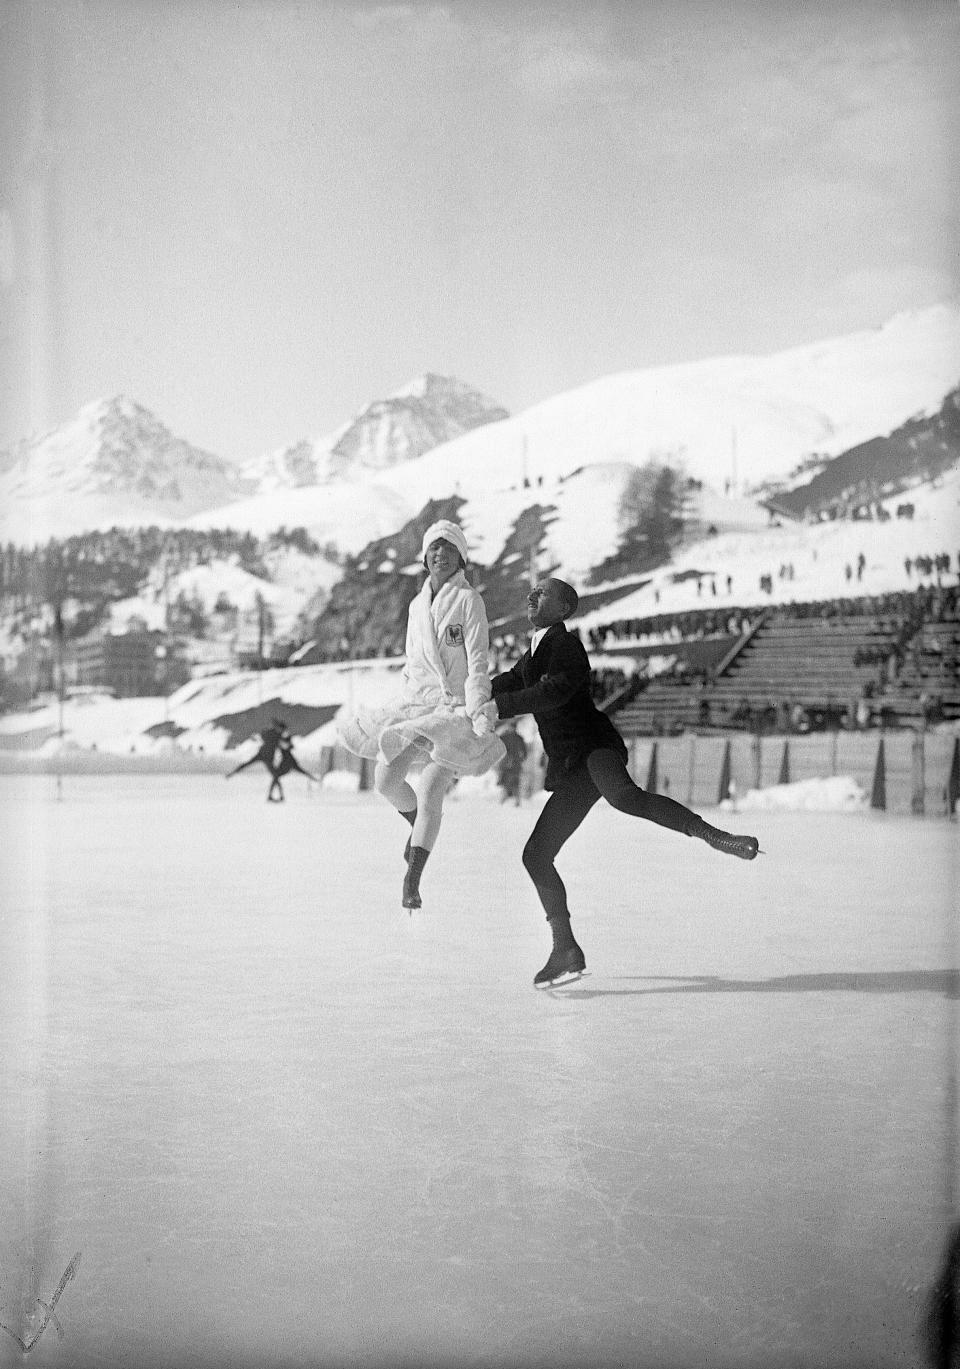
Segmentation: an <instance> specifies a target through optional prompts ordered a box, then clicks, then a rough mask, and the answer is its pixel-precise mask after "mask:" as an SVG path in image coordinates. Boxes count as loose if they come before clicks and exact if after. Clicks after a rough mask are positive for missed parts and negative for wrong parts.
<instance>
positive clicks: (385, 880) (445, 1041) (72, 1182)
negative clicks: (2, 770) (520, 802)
mask: <svg viewBox="0 0 960 1369" xmlns="http://www.w3.org/2000/svg"><path fill="white" fill-rule="evenodd" d="M297 779H299V777H294V780H293V781H288V782H286V783H287V793H288V801H287V803H285V804H283V805H279V804H278V805H268V804H266V803H265V802H264V795H265V792H266V779H265V777H264V776H263V774H262V773H260V772H258V773H257V774H255V775H254V774H251V775H244V776H241V777H239V778H238V779H237V780H235V781H232V782H231V783H230V784H226V783H225V782H224V781H223V779H222V778H220V777H218V776H206V777H204V776H192V777H191V776H186V777H184V776H179V777H163V776H159V777H143V776H141V777H136V776H120V777H118V776H110V777H96V776H91V777H68V778H67V779H65V780H64V782H63V796H62V800H60V801H57V797H56V788H55V781H54V780H53V779H52V778H50V777H42V776H38V777H32V778H29V777H19V778H18V777H12V776H5V777H3V778H2V779H0V842H2V851H3V856H2V875H0V880H2V887H0V895H2V923H0V927H2V941H0V966H2V968H0V993H2V1018H0V1024H2V1030H3V1034H4V1039H3V1050H2V1076H0V1087H2V1095H3V1103H2V1107H0V1128H2V1132H0V1140H2V1155H3V1168H2V1178H0V1304H2V1311H0V1321H2V1322H4V1323H5V1324H6V1325H8V1326H13V1327H14V1328H18V1329H19V1330H20V1333H21V1334H22V1335H23V1336H24V1337H28V1333H29V1329H30V1327H31V1326H33V1327H36V1326H37V1325H38V1324H39V1323H38V1322H37V1320H36V1311H37V1307H36V1299H37V1298H41V1299H44V1300H46V1301H49V1299H50V1297H51V1296H52V1294H53V1292H54V1290H55V1289H56V1286H57V1283H58V1280H59V1279H60V1277H61V1275H62V1274H63V1272H64V1270H65V1269H66V1267H67V1265H68V1262H69V1261H70V1259H71V1257H72V1256H73V1255H74V1254H75V1253H76V1252H79V1253H80V1257H81V1258H80V1264H79V1267H78V1268H77V1272H76V1277H75V1278H74V1279H73V1280H72V1281H71V1282H69V1283H67V1285H66V1286H65V1288H64V1290H63V1292H62V1295H61V1297H60V1299H59V1301H58V1303H57V1305H56V1308H55V1314H56V1323H53V1322H51V1324H50V1325H48V1326H47V1329H46V1331H45V1332H44V1334H43V1336H42V1337H41V1338H40V1340H39V1341H38V1342H37V1344H36V1346H35V1348H34V1349H33V1350H32V1351H31V1353H30V1355H29V1363H30V1365H31V1366H48V1365H57V1366H70V1369H74V1366H77V1369H79V1367H80V1366H83V1369H112V1367H113V1366H124V1369H126V1366H130V1367H131V1369H134V1367H135V1366H136V1367H139V1366H144V1369H153V1366H160V1365H163V1366H167V1367H168V1369H188V1367H189V1366H198V1369H199V1367H200V1366H207V1365H236V1366H247V1365H249V1366H251V1369H253V1366H258V1367H260V1369H273V1366H281V1365H283V1366H294V1365H303V1366H324V1367H326V1366H338V1367H339V1366H343V1369H350V1367H351V1366H371V1367H373V1366H376V1367H378V1369H379V1367H380V1366H383V1367H384V1369H396V1367H397V1366H400V1365H405V1366H410V1369H415V1366H447V1365H449V1366H458V1367H459V1366H464V1369H466V1367H467V1366H484V1369H486V1367H487V1366H491V1367H492V1366H498V1367H500V1369H521V1367H522V1366H542V1367H543V1369H547V1366H550V1369H573V1367H574V1366H578V1369H606V1366H613V1365H621V1366H638V1369H642V1367H644V1366H651V1367H656V1369H660V1367H661V1366H662V1369H673V1367H674V1366H676V1367H677V1369H679V1367H680V1366H683V1367H684V1369H685V1367H686V1366H698V1367H699V1369H714V1366H723V1367H724V1369H739V1366H754V1367H755V1369H807V1367H808V1366H809V1369H832V1367H835V1369H860V1367H861V1366H862V1369H885V1366H913V1365H918V1366H919V1365H922V1364H924V1363H925V1362H926V1361H925V1356H924V1350H923V1344H922V1339H921V1335H920V1327H921V1320H922V1313H923V1306H924V1299H925V1296H926V1294H927V1291H928V1289H929V1287H930V1285H931V1283H932V1282H933V1280H934V1279H935V1277H936V1275H937V1272H938V1266H939V1263H940V1260H941V1256H942V1253H943V1248H944V1242H945V1238H946V1234H947V1231H948V1227H949V1224H950V1222H951V1220H952V1219H953V1217H954V1216H955V1215H956V1203H957V1189H956V1180H955V1167H956V1163H957V1154H958V1152H957V1136H956V1062H957V1056H958V1007H960V985H958V981H960V976H958V970H957V967H958V964H960V959H958V939H957V930H956V908H955V902H954V895H953V892H952V891H953V889H954V888H955V886H956V874H957V871H956V843H957V828H956V825H954V824H951V823H949V822H947V821H946V820H944V819H927V820H923V821H921V820H917V819H911V818H900V817H888V816H885V815H882V814H875V813H869V814H830V813H803V814H789V813H759V814H750V815H749V816H744V817H743V818H742V819H740V820H739V821H738V820H736V819H731V820H730V821H729V823H727V822H726V820H724V825H729V826H731V827H733V828H734V829H737V830H755V831H756V832H757V834H758V835H759V836H760V838H761V845H762V846H763V848H764V849H765V851H766V855H765V856H762V857H761V858H759V859H758V860H757V861H756V862H755V863H753V864H752V865H745V864H743V863H741V862H738V861H735V860H731V859H725V858H724V857H722V856H719V855H717V854H716V853H714V852H712V851H710V850H709V849H708V848H707V847H706V846H704V845H702V844H700V843H696V842H693V841H687V840H685V839H684V838H681V837H677V836H675V835H673V834H672V833H669V832H665V831H662V830H660V829H658V828H655V827H653V826H651V825H649V824H645V823H640V822H637V821H631V820H630V819H627V818H625V817H622V816H621V815H619V814H617V813H615V812H613V811H612V810H610V809H607V808H605V807H604V806H602V805H601V806H600V807H598V809H596V810H595V811H594V812H593V813H592V814H591V816H590V817H589V818H588V820H587V822H586V823H585V824H584V826H583V827H582V828H581V830H580V832H579V833H577V835H576V836H575V837H574V838H573V840H572V841H571V842H570V843H569V845H568V847H567V848H566V849H565V851H564V853H563V854H562V856H561V858H560V862H559V866H560V869H561V873H562V874H563V875H564V878H565V880H566V882H567V885H568V889H569V892H570V904H571V908H572V910H573V914H574V919H575V922H574V925H575V929H576V931H577V934H578V938H579V939H580V941H581V943H582V945H583V947H584V950H585V952H586V955H587V963H588V966H589V969H590V971H591V973H590V976H589V977H588V978H585V979H583V980H582V981H580V982H579V983H578V984H577V985H574V986H571V987H568V988H565V989H561V990H557V991H554V992H548V993H540V992H535V991H534V990H533V988H532V986H531V980H532V976H533V974H534V972H535V971H536V970H537V969H539V967H540V966H541V965H542V963H543V961H544V960H545V958H546V954H547V951H548V949H549V935H548V929H547V927H546V924H545V922H544V921H543V915H542V913H541V912H540V910H539V907H538V905H537V903H536V901H535V898H534V895H533V891H532V887H531V886H530V885H529V883H528V881H527V878H526V875H525V874H524V871H523V869H522V866H521V864H520V851H521V848H522V846H523V842H524V840H525V838H526V836H527V834H528V832H529V830H530V828H531V826H532V824H533V821H534V819H535V816H536V811H538V810H537V809H535V808H534V807H532V806H527V807H524V808H522V809H520V810H517V809H515V808H506V807H499V806H498V805H496V804H495V803H491V802H489V801H486V800H482V799H472V800H467V799H464V800H461V801H459V802H450V803H449V804H448V809H447V817H446V819H445V825H444V829H443V831H442V833H441V838H440V843H439V845H438V848H437V850H436V853H435V854H434V856H433V858H432V860H431V862H430V864H429V865H428V866H427V870H426V873H425V875H424V879H423V884H422V890H423V896H424V907H423V910H422V911H421V912H418V913H415V914H413V915H412V916H410V915H408V914H407V913H406V912H405V911H403V910H402V909H401V907H400V883H401V875H402V868H403V866H402V858H401V852H402V847H403V843H404V840H405V837H406V834H407V830H408V829H407V828H406V827H405V825H404V824H403V823H402V822H401V821H400V819H399V818H398V817H397V815H396V814H395V813H394V812H393V811H392V810H391V809H389V808H388V807H387V805H386V804H385V803H384V802H383V801H382V800H380V799H378V798H377V797H376V796H374V795H367V794H360V795H353V794H348V793H322V794H321V793H320V792H319V791H314V793H313V794H312V796H311V795H309V794H308V790H307V787H306V784H305V782H301V783H296V782H295V781H296V780H297ZM703 811H705V812H707V815H708V816H709V815H710V814H709V812H708V810H703ZM31 1313H33V1314H34V1318H33V1320H31ZM57 1324H59V1330H58V1325H57ZM61 1332H62V1334H61ZM21 1362H26V1361H25V1357H24V1355H23V1353H22V1352H21V1350H20V1349H19V1348H18V1347H17V1345H16V1344H15V1343H14V1341H13V1340H12V1339H11V1338H10V1337H9V1336H7V1335H5V1334H2V1333H0V1364H6V1363H10V1364H19V1363H21Z"/></svg>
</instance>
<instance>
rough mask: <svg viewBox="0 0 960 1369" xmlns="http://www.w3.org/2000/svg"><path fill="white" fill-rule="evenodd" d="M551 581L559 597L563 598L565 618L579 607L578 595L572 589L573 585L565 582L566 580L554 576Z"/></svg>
mask: <svg viewBox="0 0 960 1369" xmlns="http://www.w3.org/2000/svg"><path fill="white" fill-rule="evenodd" d="M553 583H554V584H555V585H556V587H557V589H558V590H559V591H560V598H561V599H562V600H563V606H564V610H565V612H564V615H563V616H564V618H565V619H566V618H569V617H570V615H571V614H573V613H576V611H577V609H578V608H579V607H580V595H579V594H578V593H577V591H576V590H575V589H574V587H573V585H568V584H567V582H566V580H558V579H556V577H554V581H553Z"/></svg>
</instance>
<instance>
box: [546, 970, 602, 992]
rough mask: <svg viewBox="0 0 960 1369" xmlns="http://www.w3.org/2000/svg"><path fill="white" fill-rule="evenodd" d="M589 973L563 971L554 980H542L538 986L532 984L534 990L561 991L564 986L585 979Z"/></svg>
mask: <svg viewBox="0 0 960 1369" xmlns="http://www.w3.org/2000/svg"><path fill="white" fill-rule="evenodd" d="M589 973H590V971H589V970H565V971H564V973H563V974H558V975H557V977H556V979H544V980H543V981H542V982H541V983H540V984H536V983H535V984H534V986H533V987H534V988H535V989H562V988H563V986H564V984H576V982H577V980H578V979H585V978H586V976H587V975H588V974H589Z"/></svg>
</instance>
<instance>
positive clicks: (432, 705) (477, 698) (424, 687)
mask: <svg viewBox="0 0 960 1369" xmlns="http://www.w3.org/2000/svg"><path fill="white" fill-rule="evenodd" d="M489 643H490V634H489V629H488V626H487V612H486V609H485V608H484V605H483V599H482V598H481V597H480V595H479V594H478V593H477V591H476V590H475V589H474V588H473V587H472V585H470V584H468V582H467V578H466V576H465V575H464V573H463V571H462V570H461V571H458V572H457V574H456V575H454V576H452V577H451V578H450V579H449V580H447V581H446V583H445V584H443V585H441V586H440V588H439V590H438V591H437V593H436V594H433V593H432V591H431V586H430V581H429V579H428V580H426V581H425V582H424V585H423V588H422V589H421V590H420V593H419V594H418V595H417V597H416V598H415V599H414V601H413V603H412V604H411V605H410V611H409V614H408V617H407V639H406V664H405V665H404V668H403V675H402V679H403V692H402V693H401V694H399V695H397V696H396V697H395V698H393V699H391V700H390V701H389V702H388V703H386V704H384V705H382V706H381V707H380V708H364V709H360V711H359V712H358V713H356V714H354V716H353V717H350V718H345V719H343V720H341V721H340V722H338V724H337V730H338V732H339V734H340V738H341V740H342V742H343V744H344V746H346V747H347V748H348V750H350V751H352V752H354V754H355V755H358V756H365V757H367V758H368V759H374V758H379V759H382V760H386V761H391V760H393V759H394V758H395V757H396V756H398V755H399V754H400V752H401V751H403V750H404V749H405V748H406V747H408V746H410V745H414V746H418V747H419V748H420V749H421V750H422V751H424V752H426V753H427V754H428V755H429V758H430V759H431V760H433V761H436V762H437V763H438V764H440V765H444V766H446V767H448V768H449V769H450V770H453V771H454V772H455V773H456V774H458V775H482V774H483V773H484V771H486V770H489V769H490V767H491V766H493V765H496V764H497V763H498V762H499V761H500V760H501V759H502V758H503V756H504V754H505V752H504V746H503V743H502V742H501V740H500V738H499V737H498V736H496V734H495V733H492V732H491V733H489V734H488V735H487V736H484V737H478V736H477V735H476V733H475V732H474V728H473V720H474V719H475V718H478V717H480V716H481V714H482V712H483V707H484V705H485V704H487V703H489V701H490V671H489V663H488V651H489Z"/></svg>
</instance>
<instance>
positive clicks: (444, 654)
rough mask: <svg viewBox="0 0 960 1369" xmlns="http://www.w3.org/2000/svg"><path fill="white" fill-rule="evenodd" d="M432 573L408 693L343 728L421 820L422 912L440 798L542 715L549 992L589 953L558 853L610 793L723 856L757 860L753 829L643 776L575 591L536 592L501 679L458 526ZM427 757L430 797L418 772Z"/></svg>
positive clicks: (443, 538) (413, 820) (537, 980)
mask: <svg viewBox="0 0 960 1369" xmlns="http://www.w3.org/2000/svg"><path fill="white" fill-rule="evenodd" d="M422 555H423V560H424V566H425V568H426V570H427V580H426V581H425V583H424V585H423V588H422V589H421V591H420V593H419V595H418V596H417V598H416V599H415V600H414V602H413V604H412V605H411V607H410V616H409V620H408V627H407V647H406V657H407V659H406V665H405V667H404V673H403V682H404V690H403V693H402V694H401V695H399V696H398V697H397V698H396V699H394V700H392V701H391V702H390V703H388V704H387V705H385V706H384V707H382V708H380V709H377V710H364V711H361V712H360V713H358V714H357V715H355V716H354V717H353V718H350V719H347V720H345V721H344V722H343V723H342V724H341V727H340V735H341V738H342V740H343V742H344V744H345V745H346V746H347V747H348V748H349V749H350V750H352V751H354V752H356V754H358V755H361V756H367V757H370V758H374V757H375V758H376V762H377V764H376V770H375V780H374V783H375V785H376V788H377V790H378V791H379V792H380V793H381V794H383V796H384V797H385V798H387V799H388V800H389V801H390V802H391V803H392V804H393V806H394V807H395V808H396V809H397V810H398V811H399V812H400V814H401V816H402V817H404V818H405V819H406V821H407V822H409V823H410V825H411V828H412V832H411V836H410V839H409V840H408V842H407V849H406V851H405V855H406V858H407V873H406V876H405V878H404V883H403V893H402V902H403V906H404V907H405V908H411V909H412V908H419V907H420V906H421V898H420V876H421V874H422V872H423V868H424V865H425V864H426V861H427V857H428V856H429V854H430V851H431V850H432V849H433V846H434V843H435V842H436V839H437V834H438V833H439V830H440V822H441V818H442V805H443V797H444V795H445V793H446V792H447V790H448V788H449V786H450V784H451V783H452V781H453V780H454V779H455V778H457V777H458V776H460V775H465V774H472V775H476V774H483V773H484V772H485V771H486V770H489V769H490V768H491V766H493V765H495V764H497V763H498V762H499V761H500V760H502V758H503V756H504V754H505V752H504V746H503V743H502V742H501V741H500V739H499V738H498V737H497V736H496V733H495V730H494V729H495V724H496V722H497V720H498V718H500V719H507V718H514V717H517V716H519V715H521V714H524V713H531V714H532V715H533V718H534V721H535V722H536V724H537V727H538V729H539V731H540V737H541V739H542V742H543V748H544V751H545V753H546V757H547V772H546V776H545V779H544V788H545V789H547V790H548V791H550V798H549V799H548V800H547V803H546V804H545V806H544V808H543V810H542V812H541V813H540V816H539V818H538V819H537V822H536V825H535V826H534V829H533V832H532V833H531V835H530V838H529V840H528V841H527V843H526V846H525V847H524V850H523V864H524V868H525V869H526V871H527V873H528V874H529V876H530V878H531V879H532V881H533V884H534V887H535V888H536V891H537V895H538V897H539V899H540V902H541V904H542V906H543V909H544V912H545V913H546V918H547V922H548V924H549V926H550V929H551V933H552V936H553V949H552V950H551V952H550V956H549V959H548V960H547V963H546V964H545V965H544V967H543V969H542V970H540V971H539V972H538V973H537V974H536V975H535V976H534V981H533V982H534V984H535V985H536V986H537V987H538V988H548V987H551V986H555V985H558V984H563V983H566V982H568V981H570V980H574V979H578V978H579V977H580V976H581V975H582V974H583V973H584V971H585V969H586V959H585V957H584V954H583V951H582V949H581V947H580V946H579V945H578V944H577V941H576V939H575V937H574V935H573V931H572V929H571V925H570V910H569V908H568V906H567V893H566V888H565V886H564V884H563V881H562V879H561V878H560V876H559V874H558V873H557V869H556V865H555V863H554V862H555V860H556V857H557V855H558V853H559V851H560V850H561V848H562V847H563V845H564V844H565V843H566V842H567V841H568V840H569V838H570V837H571V836H572V835H573V833H574V832H575V831H576V830H577V828H578V827H579V826H580V824H581V823H582V822H583V820H584V818H585V817H586V816H587V814H588V813H589V811H590V809H591V808H592V807H593V806H594V804H595V803H597V802H598V800H600V799H601V798H603V799H606V801H607V802H608V803H609V804H611V805H612V806H613V807H614V808H616V809H618V811H620V812H621V813H626V814H628V815H629V816H630V817H639V818H645V819H646V820H647V821H649V822H655V823H657V824H658V825H659V826H661V827H668V828H670V829H671V830H672V831H675V832H679V833H682V834H683V835H685V836H690V837H698V838H699V839H700V840H701V841H704V842H706V843H707V844H708V845H709V846H712V847H713V848H714V849H715V850H717V851H721V852H723V853H725V854H727V855H733V856H737V857H739V858H740V859H741V860H753V859H754V857H755V856H756V855H757V852H758V849H759V847H758V843H757V839H756V837H751V836H734V835H732V834H731V833H729V832H725V831H723V830H721V829H720V828H717V827H712V826H711V825H710V824H709V823H708V822H706V821H705V820H704V819H703V818H701V817H700V816H699V815H698V814H697V813H694V812H693V811H692V810H691V809H689V808H685V807H684V806H683V804H680V803H677V802H676V801H675V800H673V799H669V798H666V797H665V796H663V795H660V794H649V793H647V792H646V791H645V790H643V789H641V788H640V787H639V786H638V785H636V784H634V782H633V780H632V779H631V778H630V775H629V774H628V772H627V748H626V745H625V744H624V741H623V738H622V737H621V736H620V733H619V732H618V731H617V729H616V728H615V727H614V725H613V723H612V722H611V721H610V719H609V718H608V717H607V715H606V714H605V713H602V712H601V711H600V710H599V709H598V708H597V707H596V705H595V704H594V703H593V700H592V698H591V695H590V662H589V660H588V657H587V653H586V651H585V650H584V648H583V645H582V643H581V642H580V639H579V638H578V637H577V636H576V634H574V633H571V632H568V631H567V629H566V626H565V620H566V619H567V618H569V617H570V616H571V615H572V614H573V613H575V612H576V610H577V606H578V603H579V600H578V596H577V593H576V590H574V589H573V587H572V586H571V585H568V584H567V583H566V582H565V581H563V580H558V579H554V578H550V579H546V580H544V581H542V582H541V583H540V584H538V585H537V586H536V587H535V588H534V589H532V590H531V592H530V594H529V595H528V597H527V618H528V621H529V623H530V626H531V627H532V629H533V638H532V641H531V644H530V647H529V649H528V650H527V651H526V652H524V654H523V656H522V657H521V658H520V660H519V661H518V662H517V664H516V665H515V666H514V667H513V668H512V669H511V670H508V671H506V672H504V673H503V674H501V675H497V676H496V677H495V678H494V679H493V680H491V679H490V677H489V673H488V666H487V660H488V646H489V642H488V628H487V618H486V612H485V610H484V606H483V600H482V599H481V597H480V595H479V594H478V593H477V591H476V590H474V589H473V588H472V587H471V586H470V585H469V584H468V582H467V579H466V576H465V573H464V572H465V568H466V562H467V542H466V537H465V535H464V533H463V530H462V528H460V527H459V526H458V525H457V524H456V523H452V522H450V521H448V520H443V521H441V522H440V523H437V524H434V525H433V526H432V527H431V528H428V529H427V532H426V534H425V536H424V539H423V547H422ZM423 757H426V765H425V767H424V770H423V774H422V777H421V781H420V798H419V802H418V797H417V793H416V792H415V791H414V789H413V787H412V786H411V785H410V783H409V782H408V780H407V774H408V772H409V770H410V769H411V768H412V766H413V764H414V761H416V760H417V759H418V758H421V759H422V758H423Z"/></svg>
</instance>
